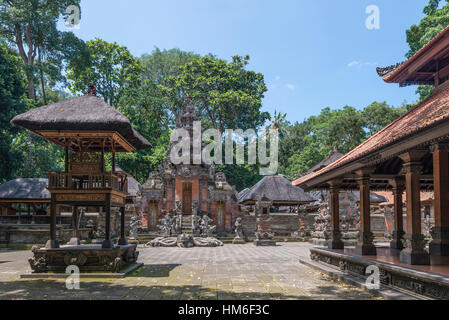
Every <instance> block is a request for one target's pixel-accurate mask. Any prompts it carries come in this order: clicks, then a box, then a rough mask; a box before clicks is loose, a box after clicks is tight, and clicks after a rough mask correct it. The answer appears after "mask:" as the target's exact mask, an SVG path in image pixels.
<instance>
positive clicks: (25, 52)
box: [0, 0, 84, 99]
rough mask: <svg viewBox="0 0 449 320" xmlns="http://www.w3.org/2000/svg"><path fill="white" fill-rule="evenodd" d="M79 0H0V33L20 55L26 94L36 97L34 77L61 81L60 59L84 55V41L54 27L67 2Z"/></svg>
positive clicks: (75, 2)
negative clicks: (25, 80) (24, 75)
mask: <svg viewBox="0 0 449 320" xmlns="http://www.w3.org/2000/svg"><path fill="white" fill-rule="evenodd" d="M79 3H80V0H53V1H48V0H14V1H11V0H0V35H2V36H3V37H4V39H6V40H7V41H8V42H9V43H10V44H13V45H14V46H15V47H16V48H17V50H18V52H19V55H20V57H21V59H22V62H23V64H24V71H25V74H26V77H27V84H28V96H29V98H31V99H35V98H36V85H35V83H36V81H37V78H40V79H41V81H42V88H41V89H42V90H44V78H45V77H47V80H49V81H50V84H54V83H55V82H56V81H63V80H64V77H63V76H62V70H63V63H64V62H66V61H69V60H71V59H73V57H74V56H75V55H83V48H84V42H83V41H81V40H79V39H78V38H77V37H75V35H74V34H73V33H71V32H61V31H59V30H58V29H57V22H58V19H59V18H60V17H61V16H62V17H63V18H66V17H68V15H69V14H68V13H66V9H67V7H68V6H70V5H76V6H79ZM37 62H38V63H37Z"/></svg>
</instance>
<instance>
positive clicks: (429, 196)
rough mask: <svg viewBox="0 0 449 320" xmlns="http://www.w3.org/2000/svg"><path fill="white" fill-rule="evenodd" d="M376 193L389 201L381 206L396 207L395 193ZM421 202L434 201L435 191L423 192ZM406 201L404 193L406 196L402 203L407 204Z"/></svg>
mask: <svg viewBox="0 0 449 320" xmlns="http://www.w3.org/2000/svg"><path fill="white" fill-rule="evenodd" d="M376 193H377V194H378V195H381V196H383V197H384V198H386V199H387V200H388V201H387V202H382V203H381V205H394V197H393V193H392V192H391V191H376ZM420 199H421V202H424V201H432V200H433V191H421V196H420ZM406 200H407V199H406V194H405V191H404V194H403V195H402V201H403V202H405V201H406Z"/></svg>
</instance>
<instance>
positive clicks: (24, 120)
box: [11, 95, 151, 149]
mask: <svg viewBox="0 0 449 320" xmlns="http://www.w3.org/2000/svg"><path fill="white" fill-rule="evenodd" d="M11 123H12V124H15V125H18V126H21V127H23V128H25V129H28V130H31V131H34V132H40V131H95V132H99V131H108V132H110V131H116V132H118V133H119V134H120V135H121V136H122V137H123V138H124V139H125V140H126V141H127V142H128V143H129V144H131V145H132V146H133V147H134V148H135V149H146V148H150V147H151V144H150V143H149V142H148V140H147V139H145V138H144V137H142V136H141V135H140V134H139V133H138V132H137V131H136V130H134V129H133V128H132V127H131V123H130V121H129V120H128V118H126V117H125V116H124V115H123V114H121V113H120V112H119V111H118V110H116V109H114V108H113V107H111V106H109V105H108V104H107V103H106V102H104V101H103V100H102V99H100V98H98V97H97V96H94V95H87V96H82V97H75V98H71V99H68V100H65V101H61V102H57V103H53V104H49V105H46V106H43V107H40V108H35V109H32V110H30V111H28V112H25V113H23V114H20V115H18V116H16V117H14V118H13V119H12V120H11Z"/></svg>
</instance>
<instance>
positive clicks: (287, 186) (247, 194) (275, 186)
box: [239, 176, 316, 204]
mask: <svg viewBox="0 0 449 320" xmlns="http://www.w3.org/2000/svg"><path fill="white" fill-rule="evenodd" d="M263 196H265V197H267V198H268V199H270V200H271V201H273V202H274V203H276V202H278V203H292V204H302V203H310V202H314V201H316V199H315V198H313V197H312V196H311V195H310V194H308V193H306V192H304V190H302V189H301V188H299V187H294V186H293V185H292V183H291V182H290V181H288V180H287V179H286V178H285V177H283V176H267V177H264V178H263V179H262V180H260V181H259V182H258V183H256V184H255V185H254V186H253V187H252V188H251V189H249V190H247V191H245V190H243V191H242V192H241V193H240V194H239V202H241V203H243V202H253V201H258V200H259V199H260V198H261V197H263Z"/></svg>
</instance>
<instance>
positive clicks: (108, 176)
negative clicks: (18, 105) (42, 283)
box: [11, 86, 151, 249]
mask: <svg viewBox="0 0 449 320" xmlns="http://www.w3.org/2000/svg"><path fill="white" fill-rule="evenodd" d="M11 123H12V124H15V125H18V126H21V127H23V128H25V129H28V130H30V131H32V132H34V133H36V134H38V135H40V136H42V137H43V138H45V139H47V140H49V141H51V142H53V143H55V144H57V145H59V146H62V147H63V148H65V171H64V172H50V173H49V177H48V179H49V183H48V189H49V191H50V193H51V207H50V214H51V225H50V240H49V241H48V242H47V244H46V248H47V249H57V248H59V243H58V240H57V239H56V212H55V208H56V205H69V206H72V207H73V208H74V211H73V220H74V221H73V225H74V228H73V229H74V232H73V238H72V240H71V241H70V243H69V244H70V245H75V246H76V245H78V244H79V237H78V230H77V226H78V225H79V214H78V210H76V208H78V207H87V206H96V207H103V208H104V209H105V214H106V217H105V219H106V222H105V235H104V238H105V239H104V241H103V244H102V248H103V249H111V248H114V243H113V241H112V240H111V232H110V216H111V207H119V208H120V211H121V235H120V240H119V242H118V244H119V245H121V246H126V245H127V240H126V237H125V214H124V208H125V202H126V197H127V196H128V183H127V175H126V174H124V173H123V172H117V171H116V169H115V154H116V153H117V152H131V151H134V150H138V149H144V148H149V147H151V145H150V143H149V142H148V141H147V140H146V139H145V138H144V137H142V136H141V135H140V134H139V133H138V132H137V131H135V130H134V129H133V128H132V126H131V124H130V121H129V120H128V119H127V118H126V117H125V116H124V115H122V114H121V113H120V112H119V111H117V110H116V109H114V108H112V107H111V106H109V105H108V104H107V103H105V102H104V101H103V100H102V99H100V98H98V97H97V96H96V89H95V86H90V88H89V93H88V95H86V96H81V97H75V98H72V99H69V100H66V101H62V102H58V103H54V104H51V105H47V106H43V107H40V108H36V109H33V110H30V111H28V112H26V113H24V114H21V115H18V116H16V117H15V118H14V119H12V121H11ZM105 153H112V171H111V172H107V171H106V168H105Z"/></svg>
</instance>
